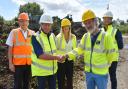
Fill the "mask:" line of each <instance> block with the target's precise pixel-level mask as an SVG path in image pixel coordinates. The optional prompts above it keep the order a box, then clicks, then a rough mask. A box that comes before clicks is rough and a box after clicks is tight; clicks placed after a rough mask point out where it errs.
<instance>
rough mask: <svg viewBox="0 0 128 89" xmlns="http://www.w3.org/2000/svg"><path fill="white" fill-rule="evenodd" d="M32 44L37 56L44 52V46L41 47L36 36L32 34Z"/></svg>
mask: <svg viewBox="0 0 128 89" xmlns="http://www.w3.org/2000/svg"><path fill="white" fill-rule="evenodd" d="M32 46H33V49H34V52H35V54H36V56H37V57H39V56H40V55H41V54H43V53H44V52H43V48H42V47H41V45H40V43H39V42H38V41H37V39H36V37H35V36H32Z"/></svg>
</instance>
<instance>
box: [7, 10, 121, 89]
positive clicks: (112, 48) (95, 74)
mask: <svg viewBox="0 0 128 89" xmlns="http://www.w3.org/2000/svg"><path fill="white" fill-rule="evenodd" d="M112 19H113V15H112V13H111V12H110V11H107V12H106V13H105V14H104V15H103V23H104V24H103V26H104V27H103V28H99V26H98V21H97V17H96V15H95V13H94V12H93V11H92V10H90V9H88V10H86V11H85V12H84V13H83V15H82V23H83V25H84V27H85V29H86V30H87V33H85V34H84V35H83V37H82V39H81V41H80V43H79V44H78V43H77V40H76V36H75V35H74V34H72V33H71V22H70V21H69V20H68V19H66V18H64V19H62V21H61V29H60V33H59V34H58V35H57V36H55V35H54V34H53V33H52V32H51V26H52V23H53V20H52V17H51V16H50V15H46V14H43V15H42V16H41V17H40V21H39V24H40V28H39V30H38V32H36V33H35V32H34V31H32V30H30V29H29V28H28V25H29V17H28V15H27V13H24V12H23V13H20V14H19V17H18V23H19V28H16V29H13V30H12V31H11V32H10V34H9V37H8V39H7V41H6V44H7V45H8V46H9V47H8V59H9V69H10V70H11V71H12V72H14V89H29V83H30V80H31V75H32V76H35V77H37V81H38V89H45V88H46V82H47V84H48V87H49V89H57V87H56V85H58V89H73V64H74V61H75V60H76V59H77V57H79V56H80V55H83V57H84V64H85V67H84V71H85V76H86V77H85V79H86V86H87V89H95V88H96V87H97V89H107V82H108V73H109V74H110V80H111V89H117V79H116V68H117V63H118V58H119V49H122V48H123V40H122V34H121V32H120V31H119V30H118V29H116V28H115V27H113V25H112ZM77 44H78V45H77ZM56 78H57V81H56Z"/></svg>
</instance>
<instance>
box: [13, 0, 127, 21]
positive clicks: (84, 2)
mask: <svg viewBox="0 0 128 89" xmlns="http://www.w3.org/2000/svg"><path fill="white" fill-rule="evenodd" d="M12 1H13V2H15V3H16V4H18V5H23V4H25V3H27V2H36V3H38V4H39V5H40V6H41V8H42V9H44V11H45V13H49V14H51V15H52V16H59V17H60V18H63V17H65V16H66V15H67V14H72V16H73V20H74V21H81V15H82V13H83V11H84V10H85V9H87V8H89V9H92V10H93V11H94V12H95V13H96V15H97V16H98V17H102V15H103V13H104V12H105V10H106V8H107V5H108V3H109V7H110V10H111V11H112V12H113V14H114V19H117V18H119V19H123V20H126V19H128V6H127V3H128V0H123V1H122V0H12Z"/></svg>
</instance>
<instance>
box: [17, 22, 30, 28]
mask: <svg viewBox="0 0 128 89" xmlns="http://www.w3.org/2000/svg"><path fill="white" fill-rule="evenodd" d="M18 23H19V26H20V27H21V29H23V30H27V29H28V25H29V21H28V20H18Z"/></svg>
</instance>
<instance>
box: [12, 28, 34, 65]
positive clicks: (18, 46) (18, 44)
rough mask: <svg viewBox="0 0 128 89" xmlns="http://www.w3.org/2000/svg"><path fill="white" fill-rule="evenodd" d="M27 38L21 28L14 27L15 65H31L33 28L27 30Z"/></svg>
mask: <svg viewBox="0 0 128 89" xmlns="http://www.w3.org/2000/svg"><path fill="white" fill-rule="evenodd" d="M27 32H28V33H27V38H26V39H25V37H24V35H23V34H22V31H21V30H20V28H18V29H13V43H14V45H13V64H14V65H31V63H32V61H31V53H32V46H31V35H32V30H27Z"/></svg>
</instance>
